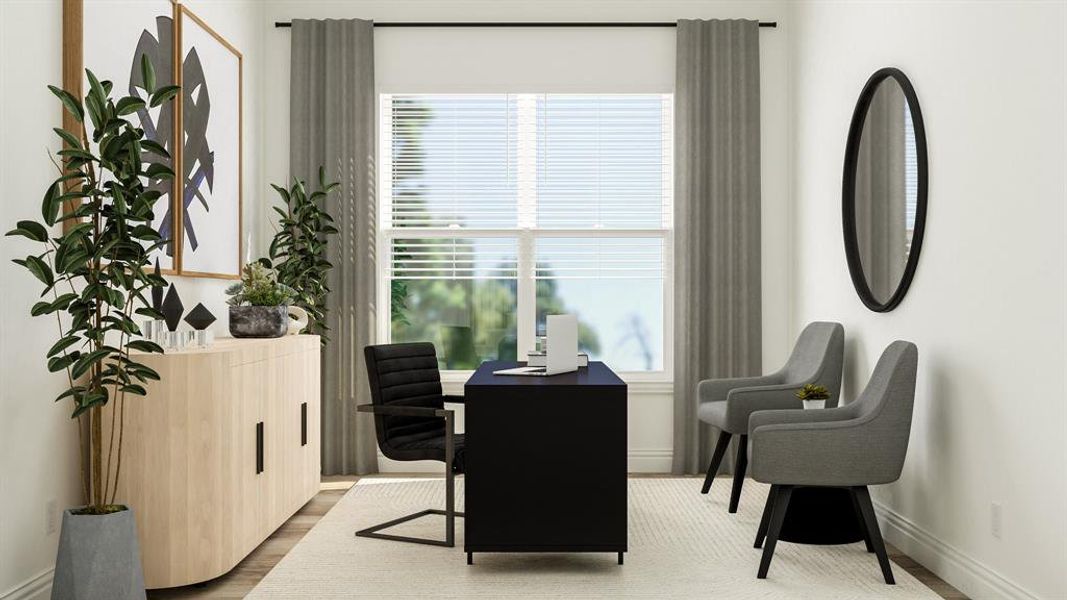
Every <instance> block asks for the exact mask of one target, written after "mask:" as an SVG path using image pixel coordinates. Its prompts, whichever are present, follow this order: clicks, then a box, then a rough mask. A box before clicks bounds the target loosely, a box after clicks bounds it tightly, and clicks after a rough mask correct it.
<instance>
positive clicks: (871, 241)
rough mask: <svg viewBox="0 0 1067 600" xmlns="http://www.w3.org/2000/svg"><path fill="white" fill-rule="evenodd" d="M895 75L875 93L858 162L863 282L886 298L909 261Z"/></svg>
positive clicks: (900, 97) (900, 98) (901, 101)
mask: <svg viewBox="0 0 1067 600" xmlns="http://www.w3.org/2000/svg"><path fill="white" fill-rule="evenodd" d="M906 105H907V100H906V99H905V98H904V92H903V90H901V89H900V85H899V84H897V82H896V80H894V79H886V80H885V81H883V82H882V83H881V84H879V86H878V88H877V89H876V90H875V91H874V95H873V96H872V97H871V105H870V107H869V108H868V109H867V118H866V120H865V121H864V122H863V134H862V135H861V137H860V146H859V151H858V153H857V160H856V245H857V246H858V250H859V255H860V262H862V263H863V273H864V274H865V275H866V277H867V286H868V287H869V288H870V290H871V294H873V295H874V297H875V298H877V299H878V300H880V301H882V302H884V301H886V300H889V298H890V297H891V296H892V295H893V292H895V291H896V290H897V285H898V284H899V283H900V278H901V277H903V276H904V266H905V265H906V264H907V261H908V256H907V255H908V237H907V225H906V223H905V220H906V216H905V205H906V199H905V184H906V178H905V174H904V166H905V165H904V163H905V161H904V145H905V141H904V111H905V110H906Z"/></svg>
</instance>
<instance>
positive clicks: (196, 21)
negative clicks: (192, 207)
mask: <svg viewBox="0 0 1067 600" xmlns="http://www.w3.org/2000/svg"><path fill="white" fill-rule="evenodd" d="M174 13H175V16H174V23H175V36H174V45H175V56H176V57H181V59H180V62H181V65H182V68H181V69H178V70H177V71H176V72H177V73H178V80H177V85H180V86H182V87H183V90H182V92H181V93H180V94H178V96H177V102H178V110H177V111H176V112H177V114H178V115H179V122H178V125H177V126H176V127H177V129H176V130H177V131H181V132H182V138H183V143H182V144H181V145H180V146H179V156H178V159H177V160H176V163H175V164H176V166H177V169H176V173H178V177H176V178H175V179H176V180H177V181H178V182H179V183H178V185H179V191H178V193H177V194H176V195H175V197H176V200H177V202H176V204H177V206H176V209H175V210H176V214H177V215H178V222H179V223H181V227H179V228H178V230H177V233H176V235H175V241H176V247H177V249H178V252H177V263H178V275H181V276H182V277H206V278H214V279H240V277H241V268H242V267H243V266H244V265H243V259H242V256H243V253H244V224H243V219H244V190H243V187H244V147H243V146H244V141H243V138H244V57H243V55H242V54H241V52H240V51H239V50H238V49H237V48H236V47H235V46H234V45H233V44H231V43H230V42H229V41H227V40H226V38H224V37H222V36H221V35H220V34H219V33H218V32H217V31H215V30H214V29H213V28H212V27H211V26H210V25H208V24H207V22H205V21H204V20H203V19H202V18H200V17H199V16H198V15H196V14H195V13H194V12H193V11H191V10H189V9H188V8H187V7H186V6H185V5H183V4H181V3H175V5H174ZM187 20H188V23H187ZM188 24H192V25H193V26H195V27H198V28H199V29H200V30H202V32H203V33H204V34H206V35H207V36H208V37H209V38H210V39H212V40H214V41H216V42H218V44H219V45H220V46H221V48H223V49H224V50H226V51H228V52H230V53H232V54H233V56H234V57H235V58H236V62H237V81H236V87H237V98H236V101H237V106H236V116H237V123H236V125H237V129H236V140H235V147H236V150H237V156H236V187H235V195H236V198H237V203H236V204H237V205H236V214H235V221H236V226H237V227H236V229H237V231H236V239H235V241H236V243H235V244H233V245H234V246H235V251H234V253H235V254H236V255H235V256H233V258H234V262H233V270H232V271H230V272H217V271H212V270H201V269H197V268H190V266H189V264H190V263H191V262H192V261H191V260H189V256H188V252H189V248H188V247H187V244H186V241H187V240H186V229H187V226H186V225H187V224H186V216H187V210H186V206H187V205H189V204H190V202H187V201H186V199H185V195H186V187H185V186H186V177H185V171H186V168H187V167H191V164H190V162H189V161H190V158H189V157H188V156H187V152H186V150H187V149H186V144H185V143H184V142H185V138H186V137H187V132H186V131H185V127H186V125H187V120H186V108H187V106H186V98H187V95H188V94H191V93H192V92H193V91H194V90H186V89H184V88H185V87H186V85H185V84H186V74H185V70H186V59H187V57H188V55H187V53H186V49H185V42H186V37H187V35H186V27H187V25H188ZM193 160H195V159H193Z"/></svg>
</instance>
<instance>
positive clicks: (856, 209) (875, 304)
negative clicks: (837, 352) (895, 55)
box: [841, 67, 928, 312]
mask: <svg viewBox="0 0 1067 600" xmlns="http://www.w3.org/2000/svg"><path fill="white" fill-rule="evenodd" d="M883 85H887V86H894V87H896V88H897V89H896V90H893V91H896V92H898V93H899V94H901V95H902V96H903V101H904V103H905V105H904V110H901V111H900V113H896V114H894V115H893V116H894V118H899V119H900V123H899V125H900V127H901V129H904V128H906V127H907V121H905V120H904V115H903V113H905V112H906V113H907V115H908V116H909V117H910V125H911V133H912V134H913V135H912V137H913V139H914V142H913V143H914V157H915V173H914V176H915V180H914V202H915V204H914V213H913V214H914V221H913V223H911V231H910V241H909V242H908V243H907V247H906V248H904V249H902V250H901V251H900V252H899V253H898V252H891V253H889V256H888V257H887V256H879V257H874V258H875V259H876V260H872V259H871V258H870V257H868V262H870V263H871V264H864V251H866V252H867V253H868V254H870V252H871V250H870V247H871V246H875V245H874V244H871V243H870V238H871V235H870V233H869V231H868V230H871V229H872V228H878V227H886V226H887V225H886V219H877V218H871V216H870V215H871V214H872V213H871V211H870V210H867V208H868V206H867V205H863V206H857V204H858V202H859V201H860V200H861V199H863V198H864V197H866V198H867V204H870V205H871V206H884V205H888V204H890V199H889V198H886V197H879V198H877V199H872V198H870V194H869V193H868V194H866V195H864V194H857V186H858V185H861V184H862V180H863V179H862V177H861V173H860V170H861V167H864V166H865V165H864V161H867V162H870V158H861V154H863V153H864V151H865V150H866V153H865V154H870V151H871V149H872V148H875V149H878V150H881V146H880V145H875V144H872V143H871V141H870V140H868V142H867V143H866V145H865V144H864V138H865V137H866V136H864V125H865V123H866V121H867V117H868V112H871V111H872V104H874V101H875V99H876V96H878V93H879V89H880V88H882V86H883ZM897 115H899V116H897ZM872 122H873V123H874V124H883V125H884V123H882V121H880V120H879V119H878V118H873V119H872ZM873 128H874V127H873V125H872V128H871V129H872V130H873ZM900 138H901V141H902V142H903V143H904V144H907V143H908V142H909V140H908V139H907V135H906V134H904V133H903V131H902V132H901V134H900ZM899 158H900V162H901V164H903V163H904V162H905V159H904V157H903V156H901V157H899ZM866 170H867V171H870V170H871V167H870V166H869V165H867V166H866ZM927 170H928V166H927V154H926V128H925V126H924V124H923V117H922V111H921V110H920V109H919V99H918V96H916V94H915V88H913V87H912V85H911V81H910V80H909V79H908V77H907V75H905V74H904V73H903V72H902V71H901V70H900V69H895V68H892V67H886V68H883V69H879V70H877V71H875V72H874V74H873V75H871V77H870V79H868V80H867V83H866V85H864V86H863V91H861V92H860V97H859V100H857V101H856V108H855V110H854V111H853V113H852V122H851V124H850V125H849V129H848V141H847V144H846V146H845V170H844V177H843V178H842V182H843V183H842V193H841V212H842V220H843V225H844V237H845V256H846V258H847V259H848V271H849V275H850V276H851V277H852V285H853V287H855V288H856V294H858V295H859V297H860V300H861V301H863V304H864V305H865V306H866V307H867V308H869V309H871V310H873V311H875V312H888V311H891V310H893V309H894V308H896V307H897V305H898V304H900V302H901V300H903V299H904V295H905V294H907V293H908V287H909V286H910V285H911V280H912V278H913V277H914V275H915V268H916V266H917V265H918V262H919V251H920V250H921V248H922V242H923V233H924V229H925V224H926V195H927V187H928V183H927V178H928V175H927ZM904 187H905V188H907V185H905V186H904ZM886 195H887V194H883V196H886ZM902 200H903V202H905V203H906V202H907V192H905V196H904V198H903V199H902ZM904 212H905V215H907V210H905V211H904ZM857 213H859V215H858V214H857ZM864 215H866V216H864ZM858 216H859V218H857V217H858ZM906 218H907V217H905V221H906ZM905 227H907V225H905ZM865 233H866V234H867V235H866V236H864V234H865ZM884 236H885V237H887V238H888V239H893V240H896V239H901V240H902V241H903V239H904V238H905V236H896V235H889V234H884ZM902 245H903V244H902ZM883 254H885V253H883ZM897 256H899V260H901V261H903V265H902V270H901V272H900V274H899V278H896V277H890V278H889V279H891V280H892V281H890V282H889V283H887V284H885V285H883V286H881V287H883V288H885V289H881V290H878V289H877V288H878V287H879V286H873V285H871V279H872V275H875V274H877V273H878V269H879V268H882V270H885V269H884V266H883V265H884V263H885V262H886V261H887V260H897V258H896V257H897ZM898 266H899V263H898ZM894 275H895V273H894ZM876 280H877V279H876ZM876 292H878V293H876Z"/></svg>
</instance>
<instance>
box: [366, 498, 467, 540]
mask: <svg viewBox="0 0 1067 600" xmlns="http://www.w3.org/2000/svg"><path fill="white" fill-rule="evenodd" d="M426 515H443V516H445V517H446V518H449V514H448V511H446V510H441V509H439V508H428V509H426V510H420V511H419V512H417V513H411V514H410V515H405V516H403V517H399V518H397V519H393V520H392V521H386V522H385V523H381V524H378V525H374V526H372V527H368V528H366V529H360V530H359V531H357V532H356V537H366V538H375V539H379V540H392V541H394V542H410V543H412V544H426V545H429V546H445V547H447V548H453V547H455V545H456V540H455V536H454V535H447V534H446V536H445V539H444V540H433V539H429V538H418V537H410V536H406V535H392V534H388V533H378V532H379V531H381V530H383V529H388V528H390V527H393V526H394V525H399V524H401V523H406V522H408V521H414V520H415V519H418V518H420V517H425V516H426ZM463 516H465V515H464V514H463V513H461V512H455V511H453V512H452V515H451V517H450V518H455V517H463ZM448 529H452V528H448Z"/></svg>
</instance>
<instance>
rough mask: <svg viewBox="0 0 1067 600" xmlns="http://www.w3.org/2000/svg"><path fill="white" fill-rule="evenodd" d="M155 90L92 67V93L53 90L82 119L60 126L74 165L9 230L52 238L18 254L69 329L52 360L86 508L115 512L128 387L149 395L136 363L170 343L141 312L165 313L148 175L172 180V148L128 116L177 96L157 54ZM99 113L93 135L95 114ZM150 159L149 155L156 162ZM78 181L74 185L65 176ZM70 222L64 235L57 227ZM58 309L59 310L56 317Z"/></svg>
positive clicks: (148, 374) (40, 308)
mask: <svg viewBox="0 0 1067 600" xmlns="http://www.w3.org/2000/svg"><path fill="white" fill-rule="evenodd" d="M141 69H142V75H143V79H144V82H145V83H144V90H145V92H146V96H147V100H146V99H143V98H140V97H138V96H125V97H122V98H118V99H113V98H112V97H111V91H112V88H113V86H112V84H111V82H110V81H99V80H98V79H97V77H96V76H95V75H94V74H93V73H92V71H89V70H86V76H87V77H88V80H89V92H88V94H86V96H85V98H84V101H83V100H82V99H80V98H76V97H75V96H74V95H73V94H71V93H69V92H67V91H65V90H61V89H59V88H56V87H53V86H49V89H50V90H51V91H52V93H53V94H55V95H56V96H57V97H58V98H59V100H60V101H61V102H62V103H63V106H64V107H65V108H66V110H67V111H68V112H70V113H71V114H72V115H73V116H74V117H75V119H77V121H78V122H79V123H81V131H80V132H78V133H77V134H75V133H71V132H69V131H66V130H63V129H58V128H57V129H55V132H56V134H57V135H58V136H59V137H60V138H62V140H63V142H65V144H64V145H65V147H64V148H63V149H62V150H60V151H59V152H57V153H56V154H57V155H58V156H59V157H60V160H63V161H64V162H65V168H66V170H65V172H64V170H63V168H60V167H59V165H58V163H57V165H56V166H57V168H60V173H61V174H60V176H59V177H58V178H57V179H56V180H55V181H54V182H52V184H51V185H49V186H48V189H47V191H46V192H45V194H44V201H43V203H42V206H41V217H42V219H41V220H40V221H37V220H31V221H19V222H18V223H17V225H16V228H15V229H14V230H12V231H10V232H8V233H7V235H13V236H22V237H25V238H28V239H30V240H32V241H34V242H38V243H40V244H42V245H43V246H44V249H43V251H42V252H41V253H39V254H31V255H29V256H27V257H26V258H22V259H16V260H15V262H16V263H17V264H19V265H22V266H23V267H25V268H26V270H28V271H29V272H30V273H31V274H32V275H33V276H34V277H35V278H37V280H38V281H40V283H41V284H43V285H44V290H43V291H42V293H41V296H42V297H47V299H46V300H42V301H40V302H37V303H36V304H34V305H33V308H31V309H30V314H31V315H32V316H35V317H39V316H48V317H49V318H54V319H55V320H56V322H57V324H58V331H59V339H58V340H57V341H56V342H55V344H53V345H52V347H51V348H50V349H49V350H48V354H47V358H48V370H49V371H51V372H53V373H55V372H65V373H66V376H67V384H68V387H67V389H66V390H64V391H63V393H61V394H60V395H59V396H58V397H57V398H56V400H57V401H59V400H67V401H69V402H72V403H73V407H74V410H73V414H72V418H75V419H88V423H87V424H86V427H84V428H83V427H82V426H81V421H79V427H78V431H79V434H83V429H85V430H87V431H88V443H85V440H83V443H82V444H81V448H82V452H83V460H82V465H83V468H82V483H83V491H84V494H85V503H86V505H87V507H86V508H85V509H84V512H88V513H96V514H102V513H108V512H114V511H117V510H122V507H118V506H114V502H115V494H116V492H117V489H118V482H119V476H120V474H121V469H122V440H123V435H122V431H123V417H124V408H125V402H126V396H127V395H134V396H143V395H145V388H144V384H145V383H147V382H148V381H149V380H158V379H159V374H157V373H156V372H155V371H154V370H152V369H151V368H149V367H148V366H146V365H145V364H143V363H140V362H138V361H137V358H136V354H132V351H140V352H149V353H151V352H162V351H163V350H162V348H160V347H159V346H157V345H156V344H153V343H151V342H149V341H146V340H143V339H135V338H134V336H136V335H138V334H139V333H140V330H139V329H138V327H137V323H136V322H135V321H134V318H133V316H134V314H138V315H144V316H148V317H152V318H162V315H160V314H158V312H157V311H155V310H153V309H151V308H150V306H151V303H150V302H149V300H148V297H147V296H146V293H148V292H150V291H151V289H152V288H154V287H158V286H163V285H164V284H165V282H164V281H163V279H162V278H161V277H159V276H157V275H154V274H152V273H151V272H150V270H149V269H148V265H149V256H150V253H151V252H152V251H154V250H157V249H159V248H162V247H163V246H164V245H166V243H167V241H166V240H164V239H162V238H161V237H160V235H159V233H158V232H157V231H156V230H155V229H154V228H153V227H152V221H153V218H154V214H153V206H154V205H155V203H156V201H157V200H159V198H160V196H161V192H159V191H158V190H150V189H148V187H147V186H148V184H149V181H153V180H154V181H158V180H161V179H171V178H173V176H174V173H173V172H172V171H171V170H170V168H169V167H167V166H166V165H164V164H162V163H159V162H154V161H153V157H159V158H162V159H165V158H168V157H169V155H168V153H167V151H166V150H165V149H164V148H163V146H161V145H160V144H158V143H156V142H154V141H152V140H149V139H146V138H145V132H144V130H142V129H140V128H139V127H137V126H136V125H135V124H134V123H133V121H132V120H131V119H129V118H127V115H131V114H134V113H135V112H136V111H137V110H139V109H143V108H147V107H151V108H154V107H158V106H160V105H162V104H164V103H165V102H169V101H170V100H171V99H172V98H173V97H174V95H175V94H177V92H178V87H177V86H166V87H161V88H158V89H156V87H155V73H154V71H153V69H152V66H151V64H150V63H149V62H148V60H147V58H145V59H143V60H142V62H141ZM86 117H88V119H89V120H90V121H91V122H92V126H93V133H92V137H91V138H90V137H89V135H88V133H87V131H86V126H85V119H86ZM146 159H147V160H146ZM64 184H65V185H66V186H67V191H66V192H65V193H64V191H63V186H64ZM59 223H63V224H65V225H66V227H64V231H63V233H61V234H60V235H58V236H53V235H52V234H51V229H50V228H53V227H54V226H55V225H57V224H59ZM53 315H54V316H53ZM109 402H116V403H117V404H116V406H113V407H112V408H113V410H112V411H111V415H110V419H111V427H110V433H109V436H108V437H109V439H107V440H105V439H104V432H103V431H104V428H103V421H104V419H105V415H104V411H103V409H104V406H105V405H107V404H108V403H109Z"/></svg>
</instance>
